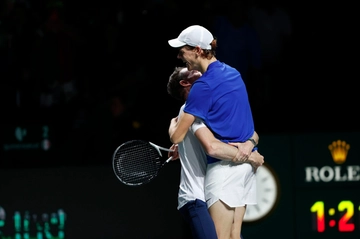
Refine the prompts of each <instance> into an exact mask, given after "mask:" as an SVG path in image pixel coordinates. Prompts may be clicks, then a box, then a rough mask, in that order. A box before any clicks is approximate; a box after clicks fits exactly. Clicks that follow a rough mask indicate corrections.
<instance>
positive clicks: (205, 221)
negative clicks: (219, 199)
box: [180, 199, 217, 239]
mask: <svg viewBox="0 0 360 239" xmlns="http://www.w3.org/2000/svg"><path fill="white" fill-rule="evenodd" d="M180 212H181V214H182V215H183V216H184V218H185V220H186V221H187V222H188V223H189V225H190V228H191V233H192V235H193V238H194V239H217V235H216V230H215V225H214V222H213V220H212V219H211V217H210V214H209V211H208V208H207V205H206V203H205V202H203V201H201V200H198V199H196V200H195V201H191V202H188V203H187V204H186V205H184V206H183V207H182V208H180Z"/></svg>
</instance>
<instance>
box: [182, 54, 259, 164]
mask: <svg viewBox="0 0 360 239" xmlns="http://www.w3.org/2000/svg"><path fill="white" fill-rule="evenodd" d="M184 111H185V112H186V113H189V114H191V115H194V116H196V117H199V118H200V119H202V120H203V121H204V123H205V124H206V125H207V127H208V128H209V129H210V130H211V131H212V132H213V133H214V135H215V137H216V138H217V139H219V140H221V141H222V142H225V143H228V142H245V141H246V140H247V139H249V138H250V137H251V136H252V135H253V133H254V122H253V117H252V112H251V108H250V103H249V99H248V94H247V91H246V86H245V84H244V81H243V79H242V78H241V75H240V73H239V72H238V71H237V70H236V69H235V68H233V67H231V66H229V65H227V64H225V63H223V62H220V61H215V62H213V63H211V64H210V65H209V67H208V69H207V71H206V72H205V73H204V74H203V75H202V76H201V77H200V78H199V79H198V80H196V81H195V82H194V83H193V85H192V87H191V90H190V93H189V95H188V98H187V100H186V105H185V108H184ZM216 161H219V160H218V159H215V158H212V157H210V156H208V163H213V162H216Z"/></svg>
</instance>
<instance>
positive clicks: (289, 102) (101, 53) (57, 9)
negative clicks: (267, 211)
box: [0, 0, 359, 239]
mask: <svg viewBox="0 0 360 239" xmlns="http://www.w3.org/2000/svg"><path fill="white" fill-rule="evenodd" d="M239 2H240V1H220V2H217V1H199V0H196V1H177V0H172V1H168V0H163V1H161V0H159V1H155V0H154V1H109V0H105V1H97V2H96V1H83V0H81V1H80V0H78V1H69V0H63V1H45V0H42V1H40V0H39V1H34V0H32V1H31V0H29V1H25V0H17V1H7V0H1V1H0V3H1V6H0V110H1V113H0V116H1V117H0V142H1V144H2V149H1V152H0V167H1V170H0V179H1V181H0V206H1V207H3V208H4V209H5V210H6V211H7V213H8V214H7V218H8V220H9V218H10V217H11V215H13V213H14V212H15V211H16V210H19V211H20V212H24V211H25V210H30V211H32V212H33V213H36V214H38V215H40V214H41V213H43V212H52V211H56V210H57V209H58V208H59V207H64V210H65V211H66V212H67V213H68V221H67V228H68V229H67V230H68V231H67V232H68V234H67V238H75V239H91V238H94V239H99V238H104V239H111V238H169V234H171V235H172V236H171V237H170V238H188V237H187V233H188V229H187V227H186V226H185V225H184V224H183V221H182V220H181V218H180V217H179V215H178V213H177V211H176V203H177V201H176V198H177V190H178V180H179V169H180V168H179V167H180V165H179V163H178V162H174V163H173V164H171V165H168V167H169V169H168V170H164V171H163V172H162V174H161V175H160V176H159V178H158V179H157V180H156V181H155V182H153V183H152V184H149V185H147V186H145V187H142V188H129V187H125V186H124V185H122V184H121V183H120V182H119V181H117V179H116V178H115V176H114V175H113V172H112V169H111V156H112V153H113V151H114V150H115V149H116V147H117V146H119V145H120V144H121V143H122V142H124V141H126V140H130V139H145V140H150V141H152V142H154V143H156V144H159V145H161V146H164V147H168V146H170V145H171V143H170V141H169V139H168V134H167V129H168V126H169V122H170V119H171V118H172V117H174V116H176V115H177V114H178V110H179V107H180V105H181V102H178V101H176V100H174V99H172V98H171V97H170V96H169V95H168V94H167V92H166V83H167V80H168V77H169V75H170V74H171V72H172V71H173V68H174V67H175V66H177V65H182V62H180V61H179V60H177V59H176V55H177V51H176V50H175V49H172V48H170V46H169V45H168V43H167V41H168V40H169V39H172V38H175V37H177V36H178V34H179V33H180V32H181V31H182V30H183V29H184V28H186V27H187V26H189V25H192V24H200V25H203V26H205V27H207V28H208V29H210V30H212V31H213V30H214V28H213V26H214V25H213V24H214V21H215V19H217V17H218V16H230V14H231V10H234V9H235V10H239V12H237V13H236V15H237V16H241V14H244V12H248V7H249V8H251V7H254V6H255V5H256V4H259V2H257V1H247V2H245V3H246V4H245V5H237V6H241V7H238V8H235V7H233V6H234V5H233V4H234V3H239ZM264 2H265V3H268V1H264ZM264 2H263V3H264ZM260 3H261V2H260ZM269 5H270V7H280V8H281V9H282V10H283V11H284V12H285V14H286V15H287V17H288V19H289V20H290V21H289V23H290V26H291V34H289V35H288V36H287V38H286V41H285V42H283V43H282V44H280V45H281V47H282V50H281V56H282V57H281V60H279V61H275V59H274V60H273V62H274V65H271V67H269V65H266V64H264V62H262V64H261V66H260V67H258V68H257V69H253V68H249V69H248V70H249V74H248V75H247V77H246V85H247V88H248V92H249V99H250V103H251V106H252V110H253V114H254V121H255V129H256V131H257V132H258V133H259V135H260V138H261V139H263V141H262V142H263V143H264V144H262V143H261V144H260V145H259V150H260V151H261V152H262V153H263V154H264V155H265V160H266V161H267V162H271V165H272V166H273V167H274V169H275V170H276V171H277V173H278V174H279V177H280V180H281V181H282V182H283V184H284V185H283V188H282V190H283V194H282V200H283V201H281V202H280V204H279V205H281V207H280V209H279V210H278V211H277V212H275V217H276V219H277V220H279V219H280V218H281V219H282V220H283V221H282V222H283V223H284V225H283V229H284V231H283V236H284V237H280V238H296V236H295V235H296V230H297V229H296V228H295V225H296V224H295V217H294V211H295V210H297V209H296V208H295V205H296V200H295V199H294V198H293V197H294V194H293V193H294V192H293V189H292V188H293V185H292V184H291V181H289V180H288V179H289V178H292V179H293V180H294V178H293V177H294V176H293V175H294V174H293V173H294V171H295V170H297V167H296V165H295V163H294V159H296V157H293V154H292V150H293V148H294V147H297V148H298V150H301V149H306V147H307V146H306V144H305V143H304V145H296V144H291V142H289V138H291V137H292V136H293V135H298V134H306V135H307V134H309V135H310V136H309V137H312V138H313V139H314V140H315V138H316V137H317V136H318V135H317V134H313V133H319V134H323V133H324V134H327V133H329V134H330V135H332V134H333V133H334V134H335V136H333V135H332V136H330V137H327V138H326V140H325V141H326V142H325V141H324V142H323V143H324V144H328V143H330V142H331V141H332V140H336V139H337V137H338V136H337V133H338V132H340V133H341V134H340V135H341V136H342V133H346V132H357V131H359V125H358V122H359V116H358V111H359V110H358V103H359V99H358V93H357V87H356V86H357V79H358V76H357V74H356V73H357V72H356V68H355V67H356V66H355V63H356V62H357V54H356V53H357V50H356V49H357V43H356V44H355V41H356V40H355V37H354V35H355V34H354V32H355V28H354V25H355V17H353V16H355V15H354V14H352V13H353V12H354V11H355V8H354V6H351V5H346V4H345V3H339V2H333V3H329V2H326V3H320V2H310V1H308V2H304V1H291V2H289V1H271V3H270V4H269ZM230 6H231V7H230ZM244 10H245V11H244ZM244 15H245V14H244ZM260 23H261V24H263V25H266V24H268V23H269V22H268V21H266V20H264V21H263V22H261V21H260ZM236 24H240V22H236ZM274 29H277V26H275V27H274ZM214 31H215V30H214ZM214 35H215V34H214ZM215 36H216V35H215ZM221 39H222V38H221V36H219V38H218V43H219V47H222V48H225V47H227V48H228V49H229V51H232V50H233V49H235V48H237V43H236V42H235V43H234V45H221ZM262 40H264V39H262ZM265 42H266V41H265ZM218 59H219V60H221V61H224V62H227V61H226V60H225V59H222V58H221V56H219V58H218ZM260 59H262V58H260ZM275 63H276V64H275ZM269 69H271V71H269ZM241 73H242V74H243V75H244V76H245V75H246V74H245V73H244V72H241ZM258 73H259V76H260V77H259V78H257V77H256V76H258ZM44 126H46V127H48V128H47V129H49V131H48V135H47V136H46V137H45V136H44V132H43V130H44ZM16 129H21V131H17V132H18V134H17V135H16V134H15V130H16ZM24 130H26V133H25V131H24ZM19 132H22V133H19ZM15 136H17V137H15ZM19 136H22V141H20V140H19V139H20V138H21V137H20V138H19ZM314 137H315V138H314ZM339 137H340V136H339ZM355 138H356V137H355ZM44 139H47V140H49V142H50V145H51V147H50V149H49V150H47V151H44V150H42V149H41V148H37V149H24V147H25V146H24V145H26V144H31V143H35V144H39V143H40V142H42V140H44ZM305 141H306V140H305ZM316 142H317V141H316V140H315V142H314V143H316ZM9 145H12V146H14V147H15V146H16V147H20V146H21V145H22V147H23V148H21V147H20V148H18V150H16V149H12V150H6V147H5V146H9ZM262 145H263V146H262ZM294 145H295V146H294ZM354 145H356V144H354ZM282 154H284V155H292V156H291V157H290V156H289V157H288V158H287V156H286V157H285V158H283V155H282ZM287 159H288V161H286V160H287ZM356 159H358V158H355V160H356ZM353 160H354V159H353ZM325 164H327V163H325ZM300 170H302V169H300ZM347 193H348V192H347ZM29 195H30V196H29ZM336 202H337V201H336ZM306 208H307V207H306ZM91 217H94V218H93V219H91ZM284 218H294V219H293V220H285V219H284ZM0 219H1V218H0ZM277 220H275V221H277ZM273 221H274V220H273ZM271 222H272V220H271V219H270V220H268V221H265V222H263V224H259V225H247V229H248V230H247V233H246V234H245V235H249V236H252V237H254V238H255V235H256V233H257V232H259V229H261V228H263V229H264V228H267V229H266V230H268V231H269V230H272V228H273V227H274V225H273V224H271ZM8 226H9V222H8V224H7V227H6V231H5V232H6V234H5V235H9V234H11V235H13V234H12V233H13V232H12V231H11V230H12V229H9V227H8ZM11 228H12V227H11ZM245 229H246V228H245ZM245 229H244V230H245ZM9 230H10V231H9ZM86 230H88V231H86ZM266 230H265V231H266ZM0 232H1V227H0ZM0 235H1V234H0ZM84 235H85V236H84ZM90 235H91V236H90ZM82 236H84V238H83V237H82ZM292 236H293V237H292ZM315 236H316V235H315ZM277 237H279V235H277Z"/></svg>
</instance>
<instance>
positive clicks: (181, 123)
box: [169, 112, 195, 144]
mask: <svg viewBox="0 0 360 239" xmlns="http://www.w3.org/2000/svg"><path fill="white" fill-rule="evenodd" d="M194 121H195V117H194V116H193V115H191V114H187V113H185V112H183V113H182V114H181V115H180V116H179V117H175V118H172V119H171V121H170V126H169V136H170V141H171V142H172V143H173V144H178V143H180V142H181V141H183V139H184V138H185V135H186V133H187V132H188V130H189V127H190V126H191V124H192V123H193V122H194Z"/></svg>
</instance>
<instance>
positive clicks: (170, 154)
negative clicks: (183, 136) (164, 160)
mask: <svg viewBox="0 0 360 239" xmlns="http://www.w3.org/2000/svg"><path fill="white" fill-rule="evenodd" d="M170 149H171V150H173V152H168V157H172V159H171V160H176V159H179V151H178V145H177V144H173V145H172V146H171V147H170Z"/></svg>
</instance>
